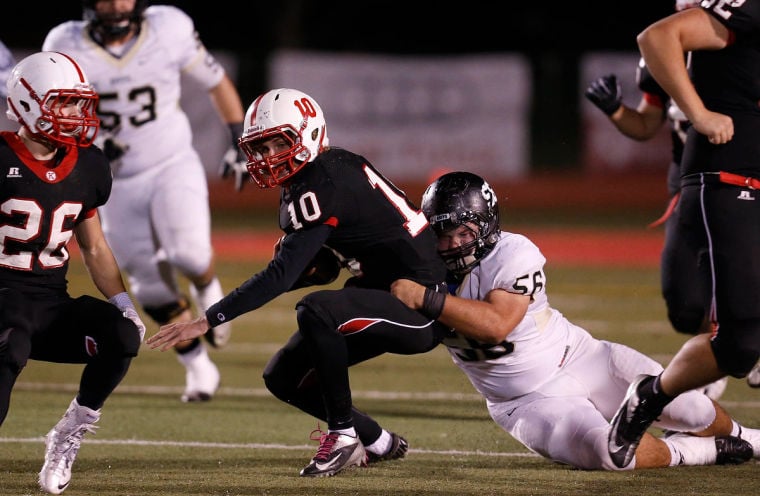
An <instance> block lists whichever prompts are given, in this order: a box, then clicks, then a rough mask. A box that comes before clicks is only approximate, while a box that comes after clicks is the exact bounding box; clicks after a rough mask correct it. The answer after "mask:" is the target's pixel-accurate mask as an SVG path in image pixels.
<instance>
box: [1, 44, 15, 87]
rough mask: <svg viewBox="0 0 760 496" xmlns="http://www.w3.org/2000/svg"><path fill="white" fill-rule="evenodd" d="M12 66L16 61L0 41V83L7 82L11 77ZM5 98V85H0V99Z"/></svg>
mask: <svg viewBox="0 0 760 496" xmlns="http://www.w3.org/2000/svg"><path fill="white" fill-rule="evenodd" d="M14 65H16V59H14V58H13V54H12V53H11V51H10V50H8V47H7V46H5V43H3V42H2V41H0V83H3V82H5V81H7V80H8V77H9V76H10V75H11V69H13V66H14ZM7 96H8V93H7V91H6V89H5V85H4V84H0V98H2V99H3V100H5V98H6V97H7Z"/></svg>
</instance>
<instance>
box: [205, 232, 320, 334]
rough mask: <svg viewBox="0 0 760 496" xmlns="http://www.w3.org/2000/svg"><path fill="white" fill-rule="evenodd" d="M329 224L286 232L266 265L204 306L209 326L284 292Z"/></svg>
mask: <svg viewBox="0 0 760 496" xmlns="http://www.w3.org/2000/svg"><path fill="white" fill-rule="evenodd" d="M332 229H333V228H332V227H331V226H329V225H327V224H323V225H319V226H316V227H313V228H311V229H305V230H303V231H296V232H294V233H291V234H288V235H287V236H285V238H284V239H283V240H282V244H281V245H280V249H279V251H278V252H277V254H276V255H275V257H274V258H273V259H272V261H271V262H269V265H267V267H266V268H265V269H264V270H262V271H261V272H259V273H257V274H256V275H254V276H253V277H251V278H250V279H248V280H247V281H245V282H244V283H243V284H242V285H240V287H238V288H237V289H235V290H233V291H232V292H231V293H230V294H228V295H227V296H225V297H224V298H222V299H221V300H219V301H218V302H216V303H215V304H213V305H211V306H210V307H209V309H208V310H206V319H207V320H208V322H209V325H210V326H211V327H214V326H217V325H219V324H221V323H222V322H227V321H230V320H232V319H234V318H236V317H238V316H240V315H242V314H244V313H246V312H250V311H251V310H255V309H257V308H259V307H261V306H263V305H264V304H266V303H268V302H269V301H271V300H273V299H275V298H276V297H278V296H279V295H281V294H282V293H285V292H287V291H288V290H289V289H290V288H291V287H292V286H293V284H294V283H295V282H296V280H298V278H299V277H300V276H301V273H302V272H303V270H304V269H305V268H306V267H307V266H308V264H309V262H311V260H312V259H313V258H314V256H315V255H316V254H317V252H318V251H319V249H320V248H321V247H322V245H323V244H325V242H326V241H327V238H328V236H329V235H330V233H331V232H332Z"/></svg>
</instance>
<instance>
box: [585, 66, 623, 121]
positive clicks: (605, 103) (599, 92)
mask: <svg viewBox="0 0 760 496" xmlns="http://www.w3.org/2000/svg"><path fill="white" fill-rule="evenodd" d="M586 98H588V99H589V101H591V103H593V104H594V105H596V106H597V107H599V108H600V109H601V111H602V112H604V113H605V114H607V115H612V114H614V113H615V111H616V110H617V109H619V108H620V106H621V105H622V104H623V103H622V102H623V91H622V88H621V87H620V83H619V82H618V80H617V76H616V75H614V74H607V75H606V76H602V77H600V78H599V79H597V80H596V81H594V82H593V83H591V84H590V85H589V87H588V88H587V89H586Z"/></svg>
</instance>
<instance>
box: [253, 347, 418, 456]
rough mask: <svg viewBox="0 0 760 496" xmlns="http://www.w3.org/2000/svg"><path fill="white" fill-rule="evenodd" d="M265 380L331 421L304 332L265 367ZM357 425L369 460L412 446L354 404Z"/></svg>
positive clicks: (284, 398)
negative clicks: (304, 338) (328, 417)
mask: <svg viewBox="0 0 760 496" xmlns="http://www.w3.org/2000/svg"><path fill="white" fill-rule="evenodd" d="M263 376H264V384H265V385H266V387H267V389H268V390H269V391H270V392H271V393H272V394H273V395H274V396H275V397H276V398H278V399H280V400H281V401H283V402H285V403H287V404H289V405H292V406H295V407H296V408H299V409H300V410H302V411H304V412H306V413H308V414H309V415H311V416H313V417H315V418H317V419H319V420H322V421H324V422H326V421H327V413H326V411H325V404H324V400H323V399H322V389H321V387H320V385H319V381H318V379H317V376H316V374H315V370H314V367H313V366H312V365H311V356H310V352H309V350H308V349H307V348H306V346H305V342H304V340H303V336H302V335H301V334H300V333H298V332H296V333H295V334H293V336H291V338H290V339H289V340H288V342H287V343H286V344H285V346H283V347H282V348H281V349H280V350H278V351H277V353H275V354H274V356H272V358H271V359H270V360H269V363H268V364H267V366H266V367H265V368H264V374H263ZM352 416H353V420H354V427H355V428H356V432H357V434H358V436H359V439H360V440H361V442H362V444H364V445H365V447H366V451H367V462H368V463H375V462H380V461H385V460H395V459H398V458H403V457H404V456H405V455H406V452H407V450H408V449H409V443H408V442H407V441H406V439H405V438H404V437H402V436H400V435H398V434H396V433H394V432H391V431H388V430H385V429H383V428H382V427H381V426H380V425H379V424H378V423H377V422H376V421H375V419H373V418H372V417H371V416H369V415H368V414H367V413H365V412H362V411H360V410H358V409H357V408H356V407H352Z"/></svg>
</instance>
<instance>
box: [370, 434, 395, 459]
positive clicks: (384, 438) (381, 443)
mask: <svg viewBox="0 0 760 496" xmlns="http://www.w3.org/2000/svg"><path fill="white" fill-rule="evenodd" d="M392 442H393V437H391V433H390V432H388V431H386V430H385V429H383V431H382V432H381V433H380V437H379V438H377V440H376V441H375V442H374V443H372V444H370V445H368V446H365V447H364V449H366V450H367V451H371V452H372V453H374V454H376V455H384V454H386V453H387V452H388V451H389V450H390V449H391V443H392Z"/></svg>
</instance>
